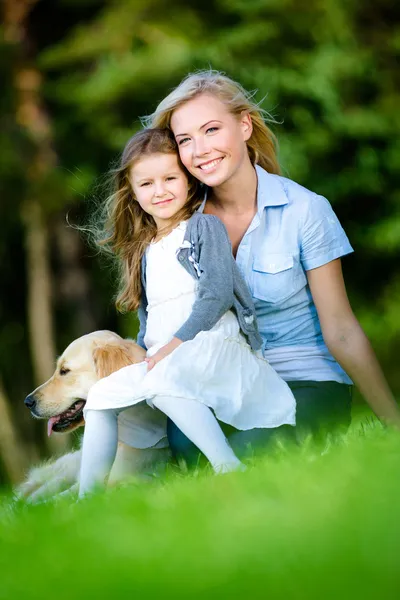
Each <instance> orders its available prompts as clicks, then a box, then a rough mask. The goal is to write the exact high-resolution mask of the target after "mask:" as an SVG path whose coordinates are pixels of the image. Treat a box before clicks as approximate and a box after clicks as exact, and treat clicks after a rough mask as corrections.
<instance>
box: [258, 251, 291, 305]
mask: <svg viewBox="0 0 400 600" xmlns="http://www.w3.org/2000/svg"><path fill="white" fill-rule="evenodd" d="M297 276H298V268H295V261H294V258H293V255H292V254H264V253H263V254H260V255H258V256H255V257H254V262H253V296H254V297H255V298H258V299H259V300H265V301H266V302H270V303H272V304H274V303H277V302H282V301H283V300H286V299H287V298H289V297H290V296H291V295H293V294H294V293H295V291H296V280H297V278H298V277H297Z"/></svg>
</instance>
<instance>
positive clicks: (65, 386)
mask: <svg viewBox="0 0 400 600" xmlns="http://www.w3.org/2000/svg"><path fill="white" fill-rule="evenodd" d="M144 357H145V351H144V350H143V348H141V347H140V346H138V345H137V344H136V343H135V342H133V341H131V340H124V339H122V338H121V337H120V336H119V335H117V334H116V333H113V332H111V331H95V332H94V333H90V334H88V335H84V336H82V337H80V338H78V339H77V340H75V341H74V342H72V343H71V344H70V345H69V346H68V348H67V349H66V350H65V351H64V352H63V354H62V355H61V356H60V358H59V359H58V361H57V367H56V370H55V372H54V374H53V376H52V377H51V378H50V379H49V380H48V381H46V383H44V384H43V385H41V386H39V387H38V388H37V389H36V390H34V391H33V392H32V393H31V394H30V395H29V396H28V397H27V399H26V401H25V402H26V404H27V405H28V407H29V408H30V409H31V412H32V414H33V416H34V417H36V418H38V419H49V420H50V422H49V431H50V433H51V432H52V430H53V431H55V432H58V433H64V432H70V431H73V430H74V429H76V428H78V427H80V426H82V425H84V419H83V414H82V413H83V407H84V404H85V401H86V398H87V395H88V392H89V390H90V388H91V386H92V385H94V383H95V382H96V381H98V380H99V379H101V378H102V377H106V376H107V375H110V374H111V373H113V372H114V371H117V370H118V369H121V368H122V367H125V366H127V365H130V364H134V363H138V362H141V361H142V360H143V359H144ZM169 457H170V453H169V450H168V449H167V448H159V449H156V448H148V449H144V450H139V449H136V448H131V447H130V446H128V445H127V444H125V443H123V442H122V441H119V442H118V451H117V456H116V459H115V462H114V465H113V468H112V471H111V474H110V478H109V483H116V482H119V481H121V480H123V479H124V478H126V477H128V476H130V475H140V474H141V473H144V472H145V471H146V470H149V469H150V468H152V466H156V465H163V464H164V465H165V463H166V462H167V461H168V460H169ZM80 459H81V451H80V450H77V451H75V452H71V453H69V454H66V455H64V456H61V457H60V458H59V459H57V460H55V461H53V462H50V463H47V464H45V465H41V466H39V467H36V468H34V469H33V470H31V472H30V473H29V475H28V478H27V480H26V481H25V482H23V483H22V485H21V486H20V487H19V489H18V490H17V494H18V495H19V496H20V497H23V498H26V499H27V500H28V501H30V502H35V501H38V500H41V499H43V498H46V497H49V496H53V495H55V494H60V493H65V492H72V491H76V490H77V487H78V477H79V468H80Z"/></svg>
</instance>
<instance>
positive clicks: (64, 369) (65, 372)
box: [60, 367, 71, 375]
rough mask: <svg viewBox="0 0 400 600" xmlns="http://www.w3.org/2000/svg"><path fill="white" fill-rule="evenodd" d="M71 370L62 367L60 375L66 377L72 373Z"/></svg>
mask: <svg viewBox="0 0 400 600" xmlns="http://www.w3.org/2000/svg"><path fill="white" fill-rule="evenodd" d="M70 370H71V369H67V368H66V367H61V369H60V375H66V374H67V373H69V372H70Z"/></svg>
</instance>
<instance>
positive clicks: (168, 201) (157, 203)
mask: <svg viewBox="0 0 400 600" xmlns="http://www.w3.org/2000/svg"><path fill="white" fill-rule="evenodd" d="M172 200H173V198H169V199H168V200H161V202H155V203H154V206H162V205H163V204H169V203H170V202H172Z"/></svg>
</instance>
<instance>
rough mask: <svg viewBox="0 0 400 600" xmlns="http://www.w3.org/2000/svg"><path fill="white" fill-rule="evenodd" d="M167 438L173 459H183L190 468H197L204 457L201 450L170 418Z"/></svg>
mask: <svg viewBox="0 0 400 600" xmlns="http://www.w3.org/2000/svg"><path fill="white" fill-rule="evenodd" d="M167 436H168V442H169V446H170V448H171V452H172V455H173V457H174V458H175V459H176V460H182V459H183V460H184V461H185V462H186V464H187V465H188V466H189V467H195V466H197V464H198V462H199V459H200V457H201V455H202V454H201V452H200V450H199V449H198V448H197V446H195V445H194V444H193V442H191V441H190V440H189V438H188V437H186V435H185V434H184V433H182V431H181V430H180V429H179V427H177V426H176V425H175V423H174V422H173V421H172V420H171V419H169V418H168V420H167Z"/></svg>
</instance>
